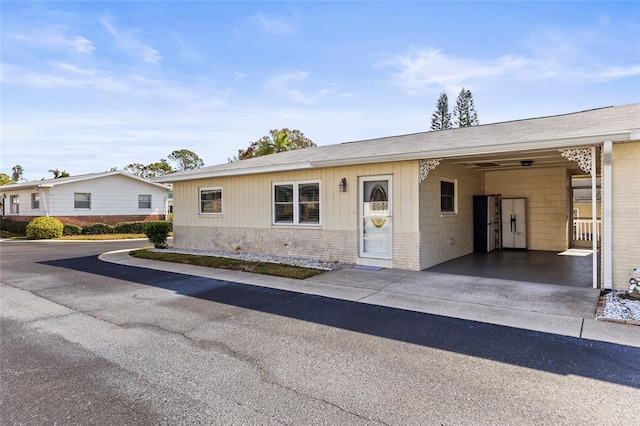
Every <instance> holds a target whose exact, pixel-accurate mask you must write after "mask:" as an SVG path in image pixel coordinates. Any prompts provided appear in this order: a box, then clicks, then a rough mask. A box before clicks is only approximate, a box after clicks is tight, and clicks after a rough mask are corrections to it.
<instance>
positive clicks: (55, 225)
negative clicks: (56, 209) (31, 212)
mask: <svg viewBox="0 0 640 426" xmlns="http://www.w3.org/2000/svg"><path fill="white" fill-rule="evenodd" d="M62 228H63V225H62V222H60V219H58V218H55V217H46V216H41V217H36V218H35V219H33V220H32V221H31V222H29V224H28V225H27V238H30V239H33V240H49V239H51V238H60V237H62Z"/></svg>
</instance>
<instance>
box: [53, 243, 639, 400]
mask: <svg viewBox="0 0 640 426" xmlns="http://www.w3.org/2000/svg"><path fill="white" fill-rule="evenodd" d="M42 264H45V265H50V266H55V267H59V268H67V269H70V270H75V271H80V272H85V273H89V274H94V275H99V276H104V277H109V278H115V279H119V280H126V281H129V282H132V283H137V284H143V285H148V286H153V287H158V288H163V289H167V290H172V291H175V292H176V293H178V294H182V295H187V296H191V297H195V298H199V299H204V300H209V301H212V302H216V303H223V304H226V305H231V306H236V307H239V308H244V309H251V310H255V311H259V312H264V313H268V314H273V315H279V316H284V317H287V318H293V319H298V320H302V321H307V322H311V323H314V324H320V325H326V326H329V327H336V328H340V329H344V330H349V331H355V332H358V333H366V334H369V335H372V336H377V337H382V338H387V339H393V340H397V341H402V342H407V343H412V344H415V345H421V346H425V347H430V348H434V349H440V350H445V351H450V352H455V353H458V354H464V355H469V356H474V357H479V358H484V359H488V360H492V361H498V362H503V363H507V364H512V365H516V366H520V367H526V368H531V369H536V370H541V371H546V372H550V373H554V374H560V375H576V376H582V377H588V378H592V379H596V380H601V381H605V382H611V383H617V384H620V385H625V386H630V387H634V388H640V368H638V366H637V360H638V359H639V358H640V348H634V347H630V346H623V345H616V344H611V343H605V342H598V341H592V340H586V339H579V338H574V337H567V336H560V335H555V334H549V333H541V332H535V331H528V330H522V329H516V328H511V327H505V326H499V325H493V324H486V323H481V322H475V321H468V320H462V319H456V318H449V317H444V316H439V315H432V314H425V313H420V312H413V311H406V310H402V309H396V308H388V307H384V306H376V305H369V304H364V303H358V302H350V301H344V300H337V299H332V298H328V297H324V296H316V295H310V294H304V293H296V292H291V291H285V290H277V289H271V288H265V287H258V286H252V285H247V284H238V283H234V282H229V281H221V280H215V279H208V278H201V277H194V276H191V275H184V274H177V273H172V272H162V271H157V270H153V269H146V268H139V267H132V266H125V265H117V264H112V263H106V262H102V261H100V260H99V259H98V257H97V256H87V257H79V258H72V259H64V260H55V261H48V262H42ZM93 282H96V281H93ZM96 283H97V284H98V285H99V282H96ZM101 290H103V291H104V290H105V289H104V288H102V289H101Z"/></svg>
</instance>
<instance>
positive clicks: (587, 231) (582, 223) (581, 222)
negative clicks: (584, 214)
mask: <svg viewBox="0 0 640 426" xmlns="http://www.w3.org/2000/svg"><path fill="white" fill-rule="evenodd" d="M596 226H597V227H598V229H597V231H598V242H600V240H601V239H602V220H600V219H597V220H596ZM573 241H593V220H592V219H573Z"/></svg>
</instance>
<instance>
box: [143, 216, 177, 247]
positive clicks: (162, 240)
mask: <svg viewBox="0 0 640 426" xmlns="http://www.w3.org/2000/svg"><path fill="white" fill-rule="evenodd" d="M171 229H172V226H171V223H170V222H148V223H147V224H146V225H145V227H144V234H145V235H146V236H147V238H148V239H149V242H150V243H151V244H153V246H154V247H155V248H160V249H162V248H167V247H169V246H168V244H167V238H168V237H169V232H171Z"/></svg>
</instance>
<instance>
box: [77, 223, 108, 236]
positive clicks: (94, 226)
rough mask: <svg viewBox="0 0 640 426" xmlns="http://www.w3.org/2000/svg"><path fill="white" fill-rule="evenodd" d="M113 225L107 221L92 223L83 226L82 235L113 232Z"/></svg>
mask: <svg viewBox="0 0 640 426" xmlns="http://www.w3.org/2000/svg"><path fill="white" fill-rule="evenodd" d="M113 233H114V230H113V226H111V225H107V224H106V223H90V224H88V225H85V226H83V227H82V235H102V234H113Z"/></svg>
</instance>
